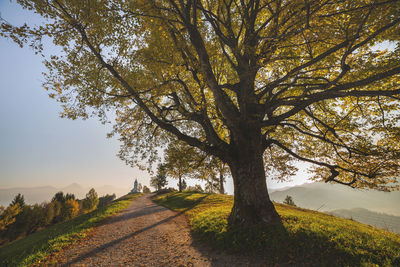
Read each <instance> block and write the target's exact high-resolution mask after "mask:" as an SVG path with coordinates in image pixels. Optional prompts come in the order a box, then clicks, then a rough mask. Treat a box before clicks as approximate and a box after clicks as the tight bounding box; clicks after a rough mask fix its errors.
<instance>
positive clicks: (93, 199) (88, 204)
mask: <svg viewBox="0 0 400 267" xmlns="http://www.w3.org/2000/svg"><path fill="white" fill-rule="evenodd" d="M98 204H99V198H98V196H97V193H96V191H95V190H94V188H92V189H90V190H89V192H88V193H87V194H86V198H84V199H83V201H82V206H83V209H84V210H85V211H86V212H89V211H92V210H94V209H95V208H97V205H98Z"/></svg>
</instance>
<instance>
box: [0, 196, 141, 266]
mask: <svg viewBox="0 0 400 267" xmlns="http://www.w3.org/2000/svg"><path fill="white" fill-rule="evenodd" d="M140 195H141V194H135V195H127V196H124V197H121V198H119V199H117V200H115V201H113V202H112V203H110V204H109V205H107V206H105V207H102V208H99V209H96V210H94V211H92V212H90V213H87V214H84V215H81V216H78V217H75V218H74V219H71V220H68V221H65V222H63V223H58V224H55V225H52V226H50V227H48V228H45V229H43V230H41V231H39V232H36V233H34V234H31V235H28V236H26V237H24V238H22V239H19V240H16V241H14V242H12V243H10V244H9V245H6V246H4V247H2V248H1V249H0V266H42V265H41V264H40V261H41V260H42V259H43V258H45V257H47V256H48V255H49V254H54V253H56V252H58V251H60V250H61V249H62V248H63V247H65V246H66V245H69V244H72V243H74V242H76V241H77V240H79V239H81V238H84V237H85V236H86V235H87V234H88V231H89V230H90V229H92V228H93V227H94V226H95V225H97V224H98V223H99V222H101V221H103V220H104V219H105V218H107V217H109V216H111V215H113V214H115V213H117V212H119V211H122V210H124V209H125V208H126V207H128V205H129V204H130V203H131V202H132V201H134V200H135V199H136V198H138V197H139V196H140ZM52 265H53V264H52ZM54 265H55V264H54ZM46 266H47V265H46Z"/></svg>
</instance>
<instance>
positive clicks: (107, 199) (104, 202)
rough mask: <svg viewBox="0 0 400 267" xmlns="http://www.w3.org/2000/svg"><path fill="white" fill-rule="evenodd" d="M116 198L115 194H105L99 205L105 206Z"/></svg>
mask: <svg viewBox="0 0 400 267" xmlns="http://www.w3.org/2000/svg"><path fill="white" fill-rule="evenodd" d="M115 198H116V196H115V194H112V195H109V194H107V195H105V196H102V197H100V198H99V205H98V207H104V206H106V205H107V204H109V203H111V202H112V201H113V200H114V199H115Z"/></svg>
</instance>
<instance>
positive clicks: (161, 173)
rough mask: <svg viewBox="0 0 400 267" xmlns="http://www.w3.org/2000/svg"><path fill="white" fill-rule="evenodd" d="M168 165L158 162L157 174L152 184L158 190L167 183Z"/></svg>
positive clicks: (152, 179)
mask: <svg viewBox="0 0 400 267" xmlns="http://www.w3.org/2000/svg"><path fill="white" fill-rule="evenodd" d="M166 172H167V170H166V167H165V165H164V164H158V167H157V175H156V176H153V177H152V178H151V181H150V184H151V185H152V186H153V187H155V188H156V190H157V191H159V190H160V189H162V188H163V187H164V186H166V185H167V183H168V182H167V176H166Z"/></svg>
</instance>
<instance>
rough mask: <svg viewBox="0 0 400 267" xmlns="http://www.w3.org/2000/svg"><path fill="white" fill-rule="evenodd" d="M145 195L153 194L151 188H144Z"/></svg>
mask: <svg viewBox="0 0 400 267" xmlns="http://www.w3.org/2000/svg"><path fill="white" fill-rule="evenodd" d="M143 193H145V194H148V193H151V191H150V188H148V187H147V186H145V185H144V186H143Z"/></svg>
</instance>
